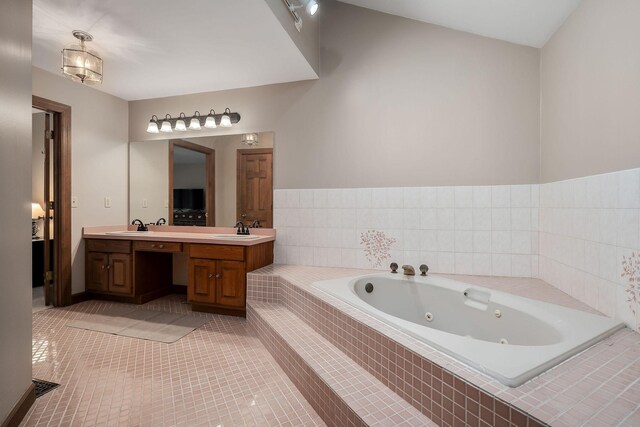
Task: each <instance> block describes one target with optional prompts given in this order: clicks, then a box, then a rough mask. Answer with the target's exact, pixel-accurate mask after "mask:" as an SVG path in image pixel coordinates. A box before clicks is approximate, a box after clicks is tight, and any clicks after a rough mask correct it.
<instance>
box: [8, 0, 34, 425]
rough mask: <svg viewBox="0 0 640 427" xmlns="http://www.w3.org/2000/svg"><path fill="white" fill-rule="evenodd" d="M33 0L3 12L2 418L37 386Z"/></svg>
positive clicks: (14, 0) (11, 1) (12, 3)
mask: <svg viewBox="0 0 640 427" xmlns="http://www.w3.org/2000/svg"><path fill="white" fill-rule="evenodd" d="M30 70H31V2H30V1H23V0H6V1H3V3H2V13H0V76H2V77H1V78H0V93H1V94H2V96H0V182H1V183H2V185H0V200H2V221H0V233H1V234H2V239H0V254H1V255H2V256H0V272H1V273H2V274H1V275H0V289H1V290H2V297H1V298H0V379H2V381H0V424H4V421H5V420H6V418H7V417H8V415H9V413H10V411H11V410H12V409H13V408H14V406H15V405H16V404H17V403H18V401H19V400H20V398H22V396H23V395H24V393H25V392H26V391H27V390H28V388H29V387H30V386H31V236H30V232H29V228H30V223H31V77H30Z"/></svg>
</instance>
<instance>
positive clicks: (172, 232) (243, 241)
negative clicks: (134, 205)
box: [82, 225, 276, 246]
mask: <svg viewBox="0 0 640 427" xmlns="http://www.w3.org/2000/svg"><path fill="white" fill-rule="evenodd" d="M136 228H137V227H136V226H132V225H111V226H100V227H83V229H82V237H83V238H85V239H109V240H139V241H154V242H158V241H161V242H180V243H205V244H210V245H211V244H213V245H235V246H255V245H259V244H261V243H266V242H273V241H274V240H275V239H276V232H275V230H273V229H271V228H251V229H250V233H251V234H250V235H249V236H241V237H236V229H235V228H232V227H184V226H183V227H177V226H168V225H159V226H158V225H150V226H149V231H139V232H138V231H136Z"/></svg>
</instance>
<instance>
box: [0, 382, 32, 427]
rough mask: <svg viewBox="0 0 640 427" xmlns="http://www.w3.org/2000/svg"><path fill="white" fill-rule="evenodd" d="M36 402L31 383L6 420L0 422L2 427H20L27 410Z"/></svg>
mask: <svg viewBox="0 0 640 427" xmlns="http://www.w3.org/2000/svg"><path fill="white" fill-rule="evenodd" d="M35 401H36V386H35V385H34V384H33V383H31V385H30V386H29V387H28V388H27V391H25V392H24V394H23V395H22V397H21V398H20V400H18V403H16V406H14V407H13V409H12V410H11V412H9V416H8V417H7V419H6V420H4V421H3V422H2V427H17V426H18V425H20V422H21V421H22V419H23V418H24V417H25V415H27V412H29V409H31V406H32V405H33V404H34V402H35Z"/></svg>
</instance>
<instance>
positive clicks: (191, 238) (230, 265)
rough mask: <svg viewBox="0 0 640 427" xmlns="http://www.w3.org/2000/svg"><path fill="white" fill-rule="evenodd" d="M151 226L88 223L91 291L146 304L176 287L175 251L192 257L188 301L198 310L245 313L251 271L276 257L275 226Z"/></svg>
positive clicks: (88, 283) (99, 295)
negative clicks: (245, 230)
mask: <svg viewBox="0 0 640 427" xmlns="http://www.w3.org/2000/svg"><path fill="white" fill-rule="evenodd" d="M251 232H252V234H251V235H248V236H239V235H236V234H235V233H236V229H235V228H227V227H176V226H149V231H144V232H139V231H136V229H135V227H131V226H129V227H126V226H109V227H85V228H84V229H83V238H84V240H85V287H86V292H87V294H88V296H89V297H91V298H95V299H107V300H114V301H119V302H127V303H134V304H144V303H146V302H148V301H151V300H153V299H156V298H159V297H161V296H164V295H167V294H169V293H172V292H175V291H176V289H181V288H184V287H183V286H174V284H173V257H174V256H176V255H179V256H182V257H186V258H187V259H188V261H187V263H188V266H187V269H188V283H187V286H186V290H187V302H188V303H190V304H191V308H192V310H194V311H205V312H210V313H218V314H228V315H234V316H245V313H246V293H247V292H246V288H247V285H246V275H247V273H249V272H251V271H253V270H256V269H258V268H261V267H264V266H266V265H269V264H272V263H273V244H274V243H273V242H274V241H275V231H274V230H271V229H252V230H251Z"/></svg>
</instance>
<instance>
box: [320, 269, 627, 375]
mask: <svg viewBox="0 0 640 427" xmlns="http://www.w3.org/2000/svg"><path fill="white" fill-rule="evenodd" d="M313 287H315V288H317V289H319V290H321V291H323V292H326V293H328V294H329V295H332V296H334V297H336V298H338V299H340V300H342V301H344V302H346V303H348V304H350V305H352V306H354V307H357V308H358V309H360V310H362V311H364V312H365V313H368V314H370V315H372V316H374V317H376V318H378V319H379V320H381V321H383V322H384V323H386V324H388V325H390V326H392V327H394V328H396V329H399V330H400V331H402V332H405V333H407V334H409V335H411V336H413V337H414V338H417V339H418V340H421V341H423V342H425V343H426V344H428V345H430V346H432V347H434V348H436V349H438V350H440V351H441V352H444V353H445V354H447V355H449V356H451V357H453V358H455V359H457V360H459V361H461V362H463V363H465V364H467V365H469V366H471V367H473V368H475V369H477V370H478V371H480V372H482V373H484V374H486V375H489V376H490V377H493V378H495V379H496V380H498V381H500V382H501V383H502V384H505V385H507V386H510V387H517V386H519V385H520V384H522V383H524V382H525V381H527V380H529V379H531V378H533V377H535V376H536V375H539V374H540V373H542V372H544V371H546V370H547V369H549V368H551V367H553V366H555V365H557V364H558V363H560V362H562V361H563V360H566V359H568V358H569V357H571V356H572V355H574V354H576V353H578V352H580V351H582V350H584V349H586V348H587V347H589V346H591V345H592V344H594V343H596V342H597V341H599V340H601V339H603V338H604V337H606V336H608V335H611V334H612V333H614V332H615V331H617V330H618V329H621V328H623V327H624V324H622V323H621V322H618V321H615V320H612V319H609V318H607V317H603V316H598V315H594V314H590V313H586V312H583V311H579V310H573V309H570V308H566V307H561V306H558V305H555V304H549V303H545V302H541V301H536V300H532V299H529V298H524V297H519V296H516V295H512V294H508V293H505V292H499V291H494V290H491V289H487V288H483V287H479V286H474V285H469V284H466V283H463V282H458V281H455V280H451V279H447V278H444V277H438V276H433V275H429V276H426V277H421V276H414V277H411V276H404V275H402V274H399V273H398V274H392V273H386V274H375V275H368V276H358V277H349V278H343V279H336V280H326V281H321V282H315V283H313Z"/></svg>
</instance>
